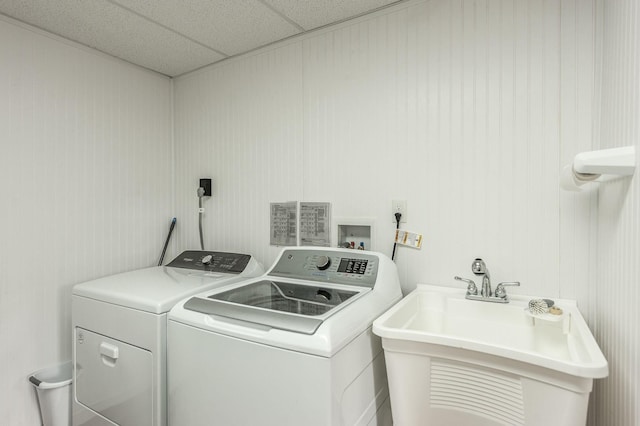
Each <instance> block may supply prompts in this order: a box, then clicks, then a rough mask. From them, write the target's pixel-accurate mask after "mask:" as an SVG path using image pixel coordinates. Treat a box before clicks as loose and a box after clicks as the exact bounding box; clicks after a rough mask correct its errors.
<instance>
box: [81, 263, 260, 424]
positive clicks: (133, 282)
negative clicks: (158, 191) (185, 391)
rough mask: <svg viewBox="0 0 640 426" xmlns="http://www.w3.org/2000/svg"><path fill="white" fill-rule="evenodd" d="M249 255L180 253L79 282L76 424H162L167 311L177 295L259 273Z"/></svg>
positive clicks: (164, 417)
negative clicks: (145, 265) (149, 264)
mask: <svg viewBox="0 0 640 426" xmlns="http://www.w3.org/2000/svg"><path fill="white" fill-rule="evenodd" d="M263 272H264V270H263V268H262V266H261V265H260V264H259V263H258V262H257V261H256V260H255V259H254V258H253V257H251V256H250V255H247V254H237V253H223V252H213V251H185V252H183V253H182V254H181V255H180V256H178V257H177V258H176V259H174V260H173V261H172V262H171V263H169V264H168V265H167V266H157V267H152V268H146V269H141V270H137V271H132V272H126V273H122V274H118V275H113V276H109V277H105V278H101V279H97V280H94V281H90V282H86V283H83V284H78V285H76V286H75V287H74V288H73V294H72V323H73V333H74V341H73V364H74V372H73V382H72V383H73V401H72V406H73V410H72V419H73V420H72V421H73V425H74V426H80V425H83V426H94V425H95V426H98V425H111V426H112V425H119V426H145V425H148V426H166V424H167V415H166V413H167V402H166V367H167V363H166V341H167V337H166V330H167V313H168V312H169V310H170V309H171V308H172V307H173V306H174V305H175V304H176V303H177V302H178V301H179V300H181V299H184V298H185V297H187V296H189V295H193V294H196V293H199V292H201V291H204V290H207V289H212V288H216V287H221V286H224V285H227V284H231V283H234V282H237V281H240V280H244V279H247V278H248V277H254V276H259V275H261V274H263Z"/></svg>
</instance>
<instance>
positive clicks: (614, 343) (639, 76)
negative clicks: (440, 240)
mask: <svg viewBox="0 0 640 426" xmlns="http://www.w3.org/2000/svg"><path fill="white" fill-rule="evenodd" d="M602 8H603V10H602V13H601V16H602V18H603V19H602V23H601V24H602V33H601V40H602V48H601V58H600V61H599V62H600V63H601V72H600V80H599V81H600V88H599V92H600V93H601V96H600V99H599V101H600V102H599V104H600V109H601V120H600V131H599V134H598V136H599V143H600V146H601V147H602V148H613V147H619V146H627V145H634V146H635V147H636V152H639V151H640V120H639V118H640V8H639V7H638V2H637V1H633V0H624V1H616V2H608V1H603V2H602ZM636 163H637V160H636ZM638 179H639V176H638V171H637V170H636V175H635V176H634V177H633V179H623V180H620V181H617V182H609V183H606V184H603V185H602V186H601V188H600V191H599V194H598V233H597V238H598V248H597V280H596V281H595V282H593V283H592V284H593V285H592V286H591V287H590V288H589V297H590V299H591V306H592V311H593V315H591V316H590V320H591V321H590V326H591V327H592V329H593V331H594V334H595V336H596V338H597V339H598V340H599V342H600V343H601V346H602V349H603V352H604V354H605V356H606V357H607V359H608V360H609V366H610V377H609V378H608V379H606V380H602V381H599V382H597V383H596V385H595V389H594V398H593V401H594V403H593V404H592V414H593V415H592V416H591V422H590V424H591V425H594V426H600V425H625V426H626V425H628V426H631V425H638V424H640V408H639V407H638V401H640V384H639V383H640V368H639V367H638V364H639V360H640V327H639V324H640V313H639V312H640V309H639V308H640V290H639V287H638V283H640V266H639V264H638V261H639V259H640V184H639V182H638Z"/></svg>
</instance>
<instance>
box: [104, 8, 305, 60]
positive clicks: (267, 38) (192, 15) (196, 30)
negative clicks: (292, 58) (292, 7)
mask: <svg viewBox="0 0 640 426" xmlns="http://www.w3.org/2000/svg"><path fill="white" fill-rule="evenodd" d="M111 1H113V2H114V3H117V4H120V5H122V6H123V7H126V8H127V9H130V10H132V11H134V12H136V13H139V14H141V15H144V16H147V17H149V19H152V20H154V21H156V22H159V23H160V24H162V25H164V26H166V27H168V28H171V29H173V30H175V31H177V32H178V33H180V34H183V35H185V36H187V37H189V38H191V39H193V40H197V41H198V42H200V43H202V44H204V45H205V46H208V47H210V48H213V49H215V50H217V51H219V52H221V53H224V54H226V55H236V54H239V53H243V52H246V51H248V50H252V49H255V48H256V47H259V46H264V45H266V44H269V43H272V42H274V41H277V40H281V39H283V38H286V37H289V36H292V35H295V34H298V33H300V32H301V30H300V28H298V27H297V26H295V25H294V24H292V23H290V22H289V21H287V20H286V19H284V18H283V17H281V16H280V15H278V14H277V13H274V12H273V11H272V10H271V9H270V8H269V7H267V6H265V5H264V4H263V3H262V2H260V1H257V0H234V1H230V0H189V1H175V0H111Z"/></svg>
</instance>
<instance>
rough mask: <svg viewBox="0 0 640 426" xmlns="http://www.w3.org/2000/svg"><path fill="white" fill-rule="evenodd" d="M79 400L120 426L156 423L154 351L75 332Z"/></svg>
mask: <svg viewBox="0 0 640 426" xmlns="http://www.w3.org/2000/svg"><path fill="white" fill-rule="evenodd" d="M75 352H76V354H75V355H76V357H75V360H76V365H75V367H76V377H75V398H76V400H77V401H78V402H79V403H80V404H82V405H84V406H86V407H87V408H89V409H90V410H93V411H95V412H97V413H99V414H100V415H102V416H104V417H106V418H107V419H109V420H111V421H112V422H114V423H117V424H119V425H121V426H129V425H130V426H142V425H151V424H152V421H153V418H152V417H153V412H152V409H153V405H152V404H153V400H152V367H153V365H152V364H153V356H152V354H151V352H149V351H146V350H144V349H140V348H138V347H136V346H132V345H129V344H127V343H124V342H121V341H119V340H115V339H110V338H108V337H106V336H103V335H101V334H98V333H94V332H91V331H89V330H85V329H83V328H80V327H76V329H75Z"/></svg>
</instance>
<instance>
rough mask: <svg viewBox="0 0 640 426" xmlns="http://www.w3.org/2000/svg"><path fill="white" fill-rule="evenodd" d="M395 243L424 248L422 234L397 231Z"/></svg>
mask: <svg viewBox="0 0 640 426" xmlns="http://www.w3.org/2000/svg"><path fill="white" fill-rule="evenodd" d="M395 242H396V243H398V244H402V245H403V246H409V247H414V248H418V249H419V248H422V234H417V233H415V232H409V231H403V230H401V229H397V230H396V239H395Z"/></svg>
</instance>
